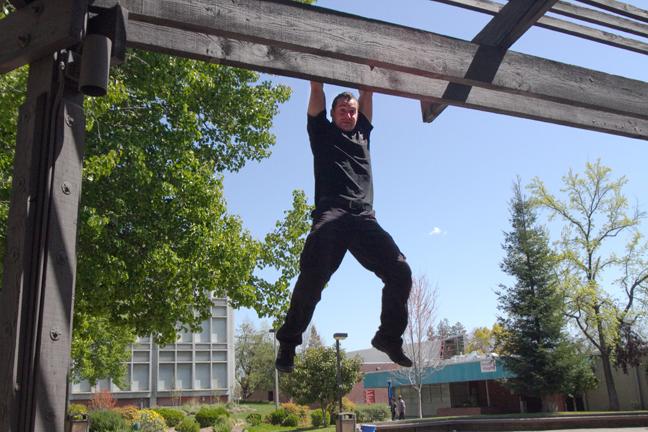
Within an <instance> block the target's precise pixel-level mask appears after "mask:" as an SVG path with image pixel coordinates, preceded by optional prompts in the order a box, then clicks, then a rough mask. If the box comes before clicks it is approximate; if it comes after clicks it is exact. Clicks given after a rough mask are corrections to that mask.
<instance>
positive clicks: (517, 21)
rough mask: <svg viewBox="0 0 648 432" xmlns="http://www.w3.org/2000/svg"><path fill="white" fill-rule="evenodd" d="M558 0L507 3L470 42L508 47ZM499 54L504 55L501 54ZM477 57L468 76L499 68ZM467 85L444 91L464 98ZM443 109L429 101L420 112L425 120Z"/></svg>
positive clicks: (489, 61)
mask: <svg viewBox="0 0 648 432" xmlns="http://www.w3.org/2000/svg"><path fill="white" fill-rule="evenodd" d="M557 1H558V0H544V1H538V0H518V1H511V2H508V3H507V4H506V5H505V6H504V7H503V8H502V9H501V10H500V11H499V13H498V14H497V15H495V17H493V19H492V20H490V22H489V23H488V24H486V26H485V27H484V28H483V29H482V30H481V31H480V32H479V33H478V34H477V36H475V37H474V38H473V40H472V42H473V43H476V44H479V45H482V46H483V45H486V46H491V47H493V48H497V49H499V50H501V51H502V54H503V52H504V51H506V50H508V49H509V48H510V47H511V45H513V44H514V43H515V42H516V41H517V40H518V39H519V38H520V37H522V35H523V34H524V33H526V31H527V30H528V29H529V28H531V26H533V24H535V23H536V22H537V21H538V19H539V18H540V17H541V16H542V15H544V14H545V12H546V11H548V10H549V9H551V7H552V6H553V5H554V4H555V3H556V2H557ZM500 57H503V55H501V56H500ZM478 59H479V57H478V56H475V61H474V62H473V64H471V65H470V68H469V70H468V73H467V75H466V77H467V78H470V77H473V76H474V77H476V78H477V77H478V76H479V75H480V74H483V73H484V65H483V64H482V63H485V65H486V66H490V67H491V69H492V71H491V72H490V74H491V75H492V74H494V72H495V71H496V70H497V69H498V68H499V64H497V63H493V62H492V61H491V59H487V61H486V62H480V61H478ZM470 89H471V87H470V86H466V85H462V84H456V83H450V84H448V88H447V89H446V92H447V94H448V95H453V96H454V97H453V99H457V98H467V97H468V94H469V93H470ZM445 108H446V105H444V104H431V103H429V102H425V101H422V102H421V114H422V116H423V121H424V122H427V123H429V122H432V121H433V120H434V119H435V118H437V117H438V116H439V115H440V114H441V113H442V112H443V111H444V110H445Z"/></svg>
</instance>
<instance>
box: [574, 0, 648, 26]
mask: <svg viewBox="0 0 648 432" xmlns="http://www.w3.org/2000/svg"><path fill="white" fill-rule="evenodd" d="M578 1H579V2H581V3H585V4H588V5H590V6H594V7H597V8H601V9H605V10H609V11H610V12H614V13H617V14H619V15H624V16H627V17H629V18H632V19H636V20H639V21H643V22H648V10H645V9H641V8H638V7H636V6H633V5H631V4H628V3H624V2H620V1H615V0H578Z"/></svg>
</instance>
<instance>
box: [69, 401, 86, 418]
mask: <svg viewBox="0 0 648 432" xmlns="http://www.w3.org/2000/svg"><path fill="white" fill-rule="evenodd" d="M86 414H88V407H87V406H85V405H83V404H70V406H68V415H69V416H70V417H72V418H73V419H80V418H82V417H83V416H84V415H86Z"/></svg>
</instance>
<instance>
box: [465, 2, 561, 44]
mask: <svg viewBox="0 0 648 432" xmlns="http://www.w3.org/2000/svg"><path fill="white" fill-rule="evenodd" d="M557 2H558V0H517V1H510V2H508V3H507V4H506V5H505V6H504V7H503V8H502V9H500V11H499V13H498V14H497V15H495V17H493V19H492V20H490V22H489V23H488V24H486V26H485V27H484V28H483V29H482V31H480V32H479V33H478V34H477V36H475V37H474V38H473V40H472V42H473V43H476V44H479V45H489V46H492V47H496V48H499V49H501V50H508V49H509V48H510V47H511V45H513V44H514V43H515V42H516V41H517V40H518V39H519V38H521V37H522V35H523V34H524V33H526V31H527V30H529V29H530V28H531V27H532V26H533V25H534V24H535V23H536V22H537V21H538V19H540V17H541V16H543V15H544V14H545V12H547V11H548V10H549V9H551V7H552V6H553V5H554V4H555V3H557Z"/></svg>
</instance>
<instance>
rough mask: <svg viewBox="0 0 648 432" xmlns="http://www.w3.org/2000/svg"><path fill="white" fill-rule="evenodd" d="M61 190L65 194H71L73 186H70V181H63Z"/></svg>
mask: <svg viewBox="0 0 648 432" xmlns="http://www.w3.org/2000/svg"><path fill="white" fill-rule="evenodd" d="M61 190H62V191H63V193H64V194H65V195H70V194H71V193H72V187H70V184H69V183H68V182H63V184H62V185H61Z"/></svg>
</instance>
